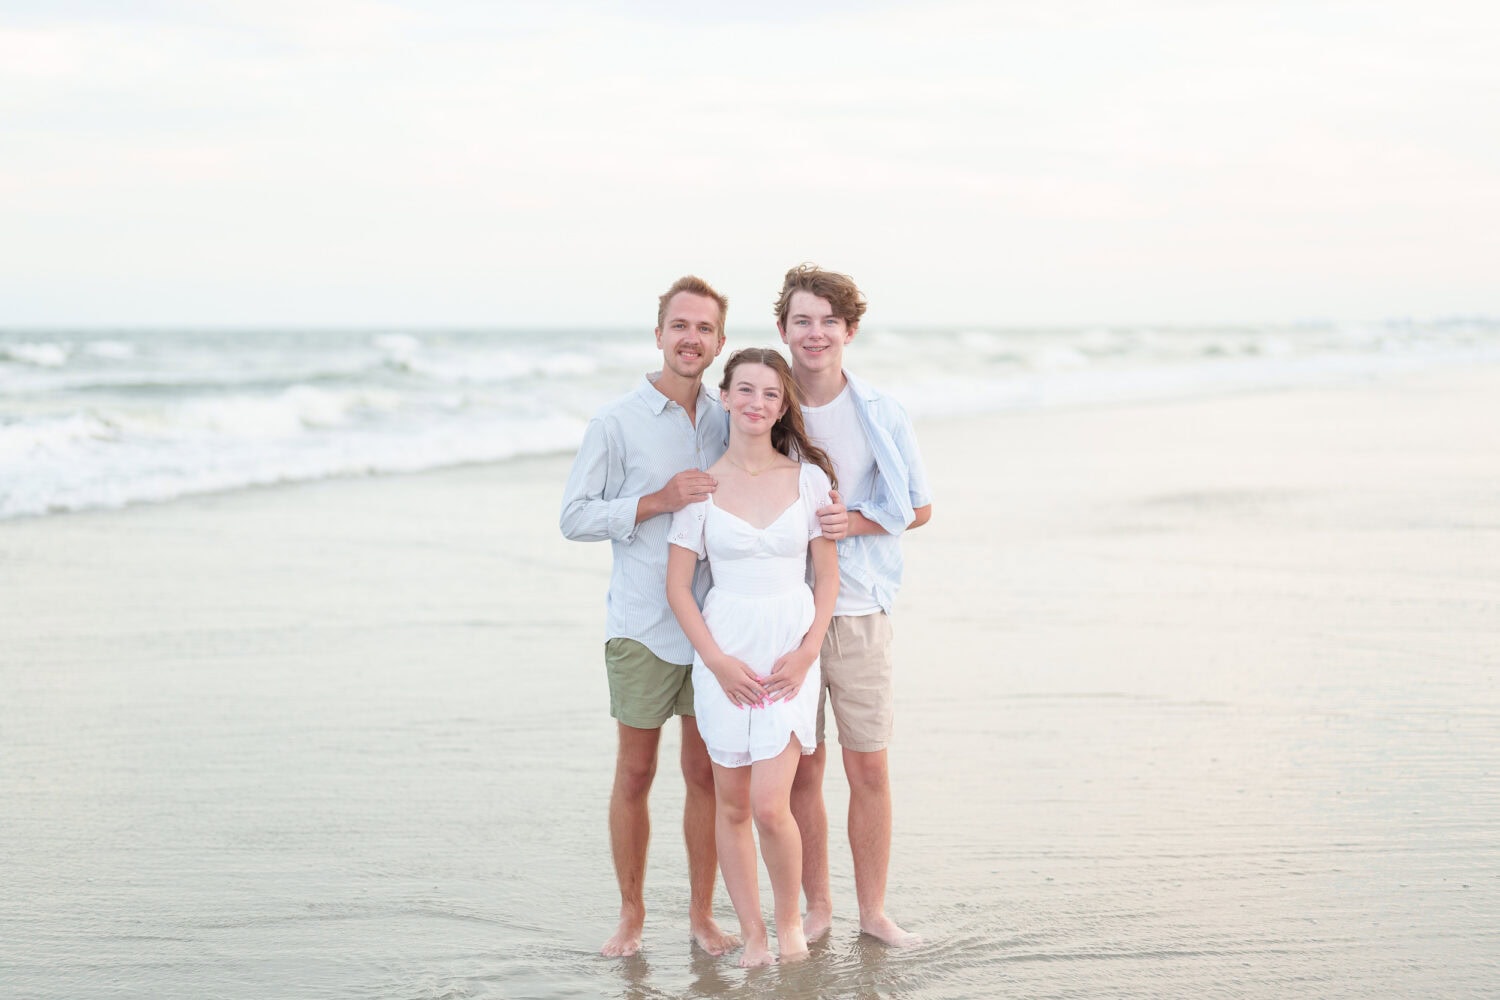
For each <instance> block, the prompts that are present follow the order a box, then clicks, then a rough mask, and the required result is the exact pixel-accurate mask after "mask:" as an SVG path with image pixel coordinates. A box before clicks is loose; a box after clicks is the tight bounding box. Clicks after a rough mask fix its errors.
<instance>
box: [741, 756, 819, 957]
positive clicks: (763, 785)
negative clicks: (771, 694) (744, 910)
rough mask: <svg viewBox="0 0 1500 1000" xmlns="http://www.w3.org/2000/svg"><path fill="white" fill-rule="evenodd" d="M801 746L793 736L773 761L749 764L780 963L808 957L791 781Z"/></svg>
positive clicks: (798, 843)
mask: <svg viewBox="0 0 1500 1000" xmlns="http://www.w3.org/2000/svg"><path fill="white" fill-rule="evenodd" d="M801 759H802V747H801V745H800V744H798V743H797V741H796V739H795V738H793V739H792V741H791V742H790V743H788V744H787V748H786V749H785V750H783V751H782V752H781V753H780V754H779V755H778V756H776V757H772V758H770V759H769V760H760V761H756V762H755V763H754V764H751V765H750V808H751V811H752V812H753V813H754V815H755V828H756V829H757V830H758V831H760V853H761V855H762V856H763V857H764V858H765V859H766V872H767V873H768V874H769V875H770V876H771V891H772V894H773V896H774V899H775V905H776V951H777V954H778V955H779V956H780V958H781V960H782V961H796V960H797V959H800V958H805V957H806V956H807V937H806V935H805V934H804V933H803V931H802V906H801V903H802V898H801V895H802V894H801V891H800V890H801V888H802V837H801V836H800V835H799V834H798V833H797V821H796V820H794V819H793V818H792V806H791V794H792V779H793V777H794V776H795V775H796V773H797V762H798V761H799V760H801Z"/></svg>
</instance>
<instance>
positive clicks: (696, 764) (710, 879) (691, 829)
mask: <svg viewBox="0 0 1500 1000" xmlns="http://www.w3.org/2000/svg"><path fill="white" fill-rule="evenodd" d="M682 778H683V781H684V783H685V784H686V785H687V798H686V800H685V801H684V803H683V807H682V839H683V840H684V841H685V842H686V843H687V857H688V883H689V885H690V886H691V890H692V901H691V903H690V904H689V909H688V922H689V925H690V926H691V928H692V932H693V940H694V941H697V942H698V946H699V947H700V948H702V949H703V950H704V951H706V952H708V953H709V954H710V955H722V954H724V953H725V952H727V951H733V950H734V949H735V948H737V947H739V943H740V942H739V939H738V938H736V937H735V936H734V935H733V934H726V933H724V931H722V930H721V929H720V928H719V925H718V923H717V922H716V921H715V920H714V880H715V879H717V878H718V875H719V863H718V851H717V850H716V849H715V847H714V769H713V763H712V761H710V760H709V759H708V748H707V747H705V746H704V745H703V737H702V736H700V735H699V734H698V721H697V720H696V719H694V718H693V717H692V716H691V715H684V716H683V717H682Z"/></svg>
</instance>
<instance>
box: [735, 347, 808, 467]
mask: <svg viewBox="0 0 1500 1000" xmlns="http://www.w3.org/2000/svg"><path fill="white" fill-rule="evenodd" d="M744 364H752V365H765V366H766V367H767V368H769V369H771V370H772V371H773V372H775V373H776V377H777V378H779V379H780V380H781V396H782V399H784V400H786V412H785V413H783V414H782V415H781V417H780V418H779V419H778V420H777V421H776V423H774V424H773V425H771V447H773V448H775V449H776V450H777V451H779V452H781V453H782V454H783V455H785V456H786V457H787V458H793V459H796V460H797V461H799V462H811V463H812V464H813V465H816V466H817V467H818V468H820V469H822V470H823V472H824V473H825V474H826V475H827V476H828V482H829V483H831V484H832V485H833V486H835V487H837V486H838V478H837V477H836V476H834V474H833V460H832V459H831V458H829V457H828V453H827V452H826V451H824V450H823V449H822V448H819V447H818V446H817V445H815V444H813V443H812V440H811V439H810V438H809V437H808V436H807V428H806V426H805V425H804V424H803V423H802V390H800V389H798V388H797V380H796V379H795V378H793V377H792V366H791V365H789V364H787V361H786V358H784V357H782V356H781V352H780V351H778V350H776V349H775V348H774V347H746V348H743V349H741V350H738V351H735V352H734V353H733V354H731V355H730V356H729V360H728V361H726V362H724V377H723V378H722V379H720V380H719V391H720V392H728V391H729V385H730V383H731V382H732V381H733V379H734V370H735V369H736V368H738V367H739V366H740V365H744Z"/></svg>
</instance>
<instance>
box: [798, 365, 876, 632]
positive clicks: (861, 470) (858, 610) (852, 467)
mask: <svg viewBox="0 0 1500 1000" xmlns="http://www.w3.org/2000/svg"><path fill="white" fill-rule="evenodd" d="M802 420H803V423H804V424H805V425H806V427H807V436H808V437H810V438H812V442H813V444H815V445H817V446H818V447H819V448H822V449H823V450H824V451H826V452H828V457H829V458H831V459H832V460H833V471H834V473H835V474H836V475H837V476H838V481H839V484H838V491H839V497H840V498H841V499H842V500H843V501H844V506H845V507H848V508H850V509H851V510H852V509H853V508H854V507H855V505H856V504H859V503H862V502H864V501H866V500H869V499H870V496H871V494H873V493H874V492H875V483H876V476H878V475H879V474H880V473H879V471H878V470H877V469H876V468H875V452H874V450H873V449H872V448H871V447H870V438H869V436H868V435H866V434H865V429H864V427H862V426H861V425H860V422H859V411H857V410H856V409H855V408H854V397H853V396H852V395H850V392H849V385H848V383H845V384H844V391H843V392H841V393H839V394H838V396H836V397H835V398H834V399H833V401H832V402H830V403H825V404H823V405H822V406H804V407H803V408H802ZM879 610H880V602H878V601H876V600H875V595H874V594H873V593H871V592H870V591H869V590H867V589H865V588H863V587H861V586H860V585H859V584H858V583H856V582H855V581H853V580H851V579H849V575H848V574H847V573H840V574H839V599H838V603H836V604H835V605H834V607H833V613H834V614H835V615H873V614H874V613H875V612H877V611H879Z"/></svg>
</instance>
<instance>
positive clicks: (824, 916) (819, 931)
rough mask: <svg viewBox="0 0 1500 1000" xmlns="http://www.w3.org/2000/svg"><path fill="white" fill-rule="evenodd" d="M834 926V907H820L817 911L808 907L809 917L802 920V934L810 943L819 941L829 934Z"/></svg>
mask: <svg viewBox="0 0 1500 1000" xmlns="http://www.w3.org/2000/svg"><path fill="white" fill-rule="evenodd" d="M832 926H833V907H831V906H826V907H825V906H820V907H818V908H817V909H813V908H812V907H808V909H807V916H805V917H803V918H802V932H803V934H804V935H806V937H807V940H809V941H816V940H818V939H819V938H821V937H822V936H823V935H824V934H827V933H828V929H829V928H830V927H832Z"/></svg>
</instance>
